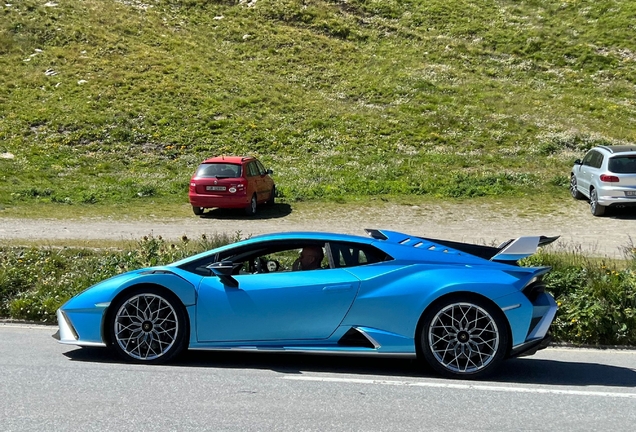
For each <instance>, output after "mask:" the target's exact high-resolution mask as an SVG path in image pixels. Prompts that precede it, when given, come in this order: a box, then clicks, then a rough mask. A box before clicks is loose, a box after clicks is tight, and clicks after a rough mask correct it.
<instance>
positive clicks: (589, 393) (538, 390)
mask: <svg viewBox="0 0 636 432" xmlns="http://www.w3.org/2000/svg"><path fill="white" fill-rule="evenodd" d="M283 379H287V380H293V381H320V382H334V383H351V384H377V385H392V386H408V387H429V388H447V389H453V390H482V391H494V392H508V393H539V394H555V395H571V396H596V397H606V398H629V399H636V393H619V392H598V391H584V390H561V389H554V388H539V387H536V388H534V387H505V386H486V385H479V384H450V383H435V382H422V381H392V380H372V379H358V378H330V377H316V376H284V377H283Z"/></svg>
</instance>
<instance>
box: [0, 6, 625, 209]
mask: <svg viewBox="0 0 636 432" xmlns="http://www.w3.org/2000/svg"><path fill="white" fill-rule="evenodd" d="M635 23H636V2H633V1H630V0H558V1H557V0H533V1H532V0H530V1H518V0H472V1H468V0H427V1H416V0H366V1H365V0H340V1H337V0H315V1H312V0H304V1H302V0H252V1H250V2H247V1H204V0H183V1H177V0H144V1H143V2H142V1H137V0H120V1H114V0H58V1H51V2H48V3H47V2H46V1H45V0H38V1H35V0H25V1H20V0H15V1H13V2H10V3H9V2H3V4H2V5H1V6H0V156H1V157H0V208H2V207H4V208H10V207H13V208H23V207H28V206H31V205H33V204H42V203H49V202H51V203H59V204H54V205H60V206H62V205H75V206H79V205H113V204H117V205H124V206H134V205H137V204H139V205H143V203H147V202H149V201H150V200H152V202H157V203H169V202H172V203H175V202H176V203H180V204H183V203H187V185H188V182H189V178H190V175H191V174H192V172H193V170H194V168H195V167H196V165H197V164H198V163H199V162H200V160H202V159H203V158H205V157H208V156H211V155H218V154H252V155H256V156H258V157H260V158H261V159H262V160H263V161H264V163H265V164H266V165H267V166H268V167H271V168H273V169H274V172H275V178H276V181H277V185H278V189H279V192H280V193H281V194H282V195H283V196H284V197H285V198H287V199H289V200H304V199H315V198H329V199H332V198H333V199H338V198H342V197H349V196H354V197H360V196H367V195H375V194H392V195H405V194H417V195H423V196H433V197H475V196H488V195H495V196H502V195H509V196H522V195H524V194H528V193H531V194H546V195H547V194H555V193H556V194H557V197H566V194H567V187H566V186H567V181H568V169H569V166H570V164H571V162H572V160H573V159H574V158H575V157H578V156H580V155H581V154H582V152H583V151H584V149H586V148H589V147H590V146H592V145H595V144H599V143H607V144H611V143H624V142H634V141H636V129H635V128H634V120H635V117H636V97H635V96H636V91H635V89H636V87H635V86H636V38H634V32H635V31H636V24H635ZM0 215H1V213H0Z"/></svg>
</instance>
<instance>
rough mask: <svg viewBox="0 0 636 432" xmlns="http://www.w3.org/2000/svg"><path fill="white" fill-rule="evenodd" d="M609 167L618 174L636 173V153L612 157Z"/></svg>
mask: <svg viewBox="0 0 636 432" xmlns="http://www.w3.org/2000/svg"><path fill="white" fill-rule="evenodd" d="M608 168H609V170H610V171H611V172H613V173H616V174H636V155H631V156H614V157H613V158H610V160H609V162H608Z"/></svg>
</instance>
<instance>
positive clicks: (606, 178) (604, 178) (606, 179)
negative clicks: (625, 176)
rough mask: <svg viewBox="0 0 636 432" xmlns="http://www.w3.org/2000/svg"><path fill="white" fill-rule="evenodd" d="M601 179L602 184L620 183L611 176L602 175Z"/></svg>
mask: <svg viewBox="0 0 636 432" xmlns="http://www.w3.org/2000/svg"><path fill="white" fill-rule="evenodd" d="M600 179H601V181H602V182H606V183H618V181H619V180H618V177H616V176H613V175H609V174H601V177H600Z"/></svg>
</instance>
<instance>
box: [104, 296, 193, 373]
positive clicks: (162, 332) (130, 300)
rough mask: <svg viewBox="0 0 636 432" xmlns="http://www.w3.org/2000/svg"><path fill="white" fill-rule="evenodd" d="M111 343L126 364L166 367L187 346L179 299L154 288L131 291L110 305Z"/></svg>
mask: <svg viewBox="0 0 636 432" xmlns="http://www.w3.org/2000/svg"><path fill="white" fill-rule="evenodd" d="M111 307H112V308H113V311H114V313H113V314H112V316H111V317H110V320H109V322H108V331H109V336H110V342H111V344H112V346H113V348H114V349H115V351H116V352H117V353H118V354H119V355H120V356H121V357H122V358H124V359H125V360H128V361H132V362H136V363H153V364H158V363H165V362H167V361H169V360H170V359H172V358H173V357H175V356H176V355H177V354H179V353H180V352H181V351H182V350H183V349H184V348H185V345H186V337H187V336H186V334H187V322H186V312H185V311H184V308H183V305H182V304H181V302H180V301H179V299H178V298H177V297H176V296H174V295H172V294H171V293H169V292H164V291H163V290H158V289H155V288H145V289H137V290H133V291H131V292H130V293H128V294H127V295H125V296H124V297H122V298H120V299H119V300H118V301H117V302H115V303H114V304H112V305H111Z"/></svg>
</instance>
